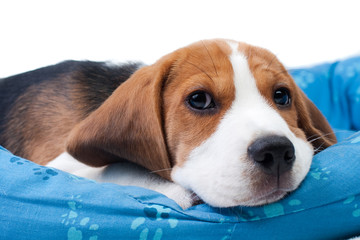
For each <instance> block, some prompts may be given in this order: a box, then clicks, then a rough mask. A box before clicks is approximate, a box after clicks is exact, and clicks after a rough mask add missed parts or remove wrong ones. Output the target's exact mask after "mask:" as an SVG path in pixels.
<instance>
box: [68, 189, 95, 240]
mask: <svg viewBox="0 0 360 240" xmlns="http://www.w3.org/2000/svg"><path fill="white" fill-rule="evenodd" d="M81 203H82V199H81V195H76V196H72V197H71V200H70V201H68V202H67V205H68V207H69V209H70V210H69V212H67V213H65V214H63V215H61V218H62V221H61V223H62V224H64V225H65V226H66V227H69V228H68V231H67V239H68V240H83V239H89V240H97V239H98V236H97V235H96V231H97V230H98V229H99V225H98V224H95V223H91V218H90V217H86V216H82V214H81V213H80V212H79V209H82V207H83V206H82V204H81ZM84 228H86V229H88V230H90V231H86V232H83V231H81V229H84ZM86 235H89V236H86Z"/></svg>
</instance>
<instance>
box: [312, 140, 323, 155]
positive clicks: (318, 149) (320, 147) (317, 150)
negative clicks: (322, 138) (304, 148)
mask: <svg viewBox="0 0 360 240" xmlns="http://www.w3.org/2000/svg"><path fill="white" fill-rule="evenodd" d="M324 144H325V142H323V143H322V144H321V145H320V146H319V147H318V148H316V149H314V152H315V153H318V152H321V150H322V146H323V145H324Z"/></svg>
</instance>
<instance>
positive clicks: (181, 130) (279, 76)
mask: <svg viewBox="0 0 360 240" xmlns="http://www.w3.org/2000/svg"><path fill="white" fill-rule="evenodd" d="M29 79H31V81H30V80H29ZM196 94H198V95H196ZM199 94H200V95H199ZM275 96H276V97H275ZM279 96H280V101H278V100H279ZM281 96H284V99H285V100H288V101H284V102H283V103H285V104H283V103H282V102H281V100H282V99H281ZM201 97H202V98H201ZM286 97H288V98H286ZM275 98H277V99H275ZM199 99H200V100H201V99H202V100H203V103H205V105H206V108H204V109H201V106H200V108H197V107H198V105H196V104H199V102H200V103H201V101H199ZM193 100H194V101H195V106H196V107H195V108H194V101H193ZM0 101H1V102H0V105H2V106H3V107H2V108H1V109H0V110H1V111H2V113H1V119H0V144H1V145H3V146H4V147H6V148H8V149H9V150H10V151H13V152H14V153H15V154H17V155H20V156H22V157H25V158H28V159H30V160H32V161H34V162H37V163H39V164H44V165H46V164H49V166H53V167H57V168H60V169H63V170H66V171H69V172H72V173H75V174H78V175H81V176H85V177H90V178H93V179H97V180H99V181H110V182H115V183H119V184H130V185H137V186H143V187H147V188H150V189H153V190H156V191H159V192H162V193H164V194H165V195H167V196H169V197H170V198H173V199H174V200H175V201H176V202H177V203H178V204H179V205H181V206H182V207H184V208H187V207H189V206H191V205H192V204H193V203H194V201H195V199H197V197H198V198H200V199H201V200H202V201H204V202H206V203H208V204H210V205H212V206H215V207H231V206H236V205H246V206H255V205H262V204H266V203H270V202H273V201H276V200H279V199H281V198H282V197H284V196H285V195H286V194H287V193H288V192H290V191H293V190H295V189H296V188H297V187H298V186H299V184H300V183H301V182H302V180H303V179H304V177H305V176H306V174H307V173H308V171H309V168H310V164H311V160H312V157H313V153H314V150H315V151H321V150H323V149H325V148H327V147H329V146H330V145H332V144H334V143H335V142H336V138H335V136H334V134H333V132H332V130H331V128H330V126H329V124H328V122H327V121H326V119H325V118H324V116H323V115H322V114H321V113H320V111H319V110H318V109H317V108H316V107H315V106H314V104H313V103H312V102H311V101H310V100H309V99H308V98H307V97H306V96H305V94H304V93H303V92H302V91H301V90H300V89H299V87H297V86H296V84H295V83H294V81H293V79H292V78H291V76H290V75H289V74H288V72H287V71H286V69H285V68H284V66H283V65H282V64H281V63H280V62H279V61H278V59H277V58H276V57H275V56H274V55H273V54H272V53H270V52H269V51H267V50H265V49H262V48H259V47H254V46H251V45H248V44H245V43H239V42H235V41H230V40H218V39H217V40H206V41H200V42H197V43H194V44H192V45H189V46H187V47H184V48H181V49H179V50H177V51H175V52H173V53H170V54H168V55H166V56H164V57H163V58H161V59H160V60H158V61H157V62H156V63H154V64H153V65H150V66H141V65H137V64H127V65H124V66H110V65H107V64H104V63H93V62H65V63H60V64H58V65H55V66H50V67H46V68H43V69H40V70H35V71H33V72H29V73H25V74H22V75H17V76H13V77H9V78H7V79H2V80H0ZM279 102H280V104H279ZM205 105H204V106H205ZM65 152H67V153H65ZM70 155H71V156H72V157H71V156H70ZM57 156H59V157H57ZM56 157H57V158H56ZM73 157H74V158H75V159H77V160H78V161H80V162H81V163H84V164H86V165H83V164H81V163H80V162H77V161H76V160H74V158H73ZM55 158H56V159H55ZM53 159H55V160H54V161H52V162H50V161H51V160H53ZM49 162H50V163H49ZM109 164H111V165H109ZM90 166H91V167H90ZM104 166H105V167H104ZM138 166H141V167H138ZM93 167H101V168H93ZM155 173H156V174H155ZM194 196H197V197H194Z"/></svg>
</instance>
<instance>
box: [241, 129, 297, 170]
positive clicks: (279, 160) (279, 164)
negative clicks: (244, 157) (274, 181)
mask: <svg viewBox="0 0 360 240" xmlns="http://www.w3.org/2000/svg"><path fill="white" fill-rule="evenodd" d="M248 155H249V157H250V158H251V159H253V160H254V161H255V162H256V163H258V164H259V166H260V167H261V169H262V170H263V171H264V172H265V173H267V174H270V175H275V176H280V175H281V174H282V173H284V172H286V171H289V170H290V169H291V168H292V166H293V163H294V161H295V149H294V145H293V144H292V143H291V142H290V140H289V139H288V138H286V137H280V136H276V135H274V136H267V137H262V138H259V139H257V140H256V141H255V142H254V143H252V144H251V145H250V146H249V148H248Z"/></svg>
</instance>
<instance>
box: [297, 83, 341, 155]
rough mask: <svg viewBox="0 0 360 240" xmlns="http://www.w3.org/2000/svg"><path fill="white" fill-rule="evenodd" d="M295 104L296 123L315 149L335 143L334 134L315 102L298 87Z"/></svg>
mask: <svg viewBox="0 0 360 240" xmlns="http://www.w3.org/2000/svg"><path fill="white" fill-rule="evenodd" d="M297 88H298V91H297V95H298V96H297V98H298V101H296V103H295V105H296V108H297V110H298V111H297V112H298V125H299V127H300V128H301V129H302V130H303V131H304V132H305V135H306V138H307V140H308V141H309V142H311V144H312V145H313V147H314V149H315V150H316V151H322V150H324V149H326V148H327V147H330V146H331V145H333V144H335V143H336V136H335V134H334V132H333V130H332V129H331V127H330V124H329V123H328V121H327V120H326V118H325V117H324V115H323V114H322V113H321V112H320V110H319V109H318V108H317V107H316V106H315V104H314V103H313V102H312V101H311V100H310V99H309V98H308V97H307V96H306V95H305V93H304V92H303V91H302V90H301V89H300V88H299V87H297Z"/></svg>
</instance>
